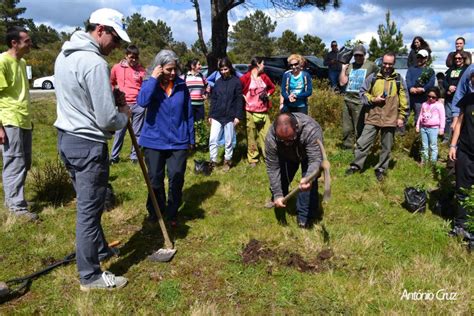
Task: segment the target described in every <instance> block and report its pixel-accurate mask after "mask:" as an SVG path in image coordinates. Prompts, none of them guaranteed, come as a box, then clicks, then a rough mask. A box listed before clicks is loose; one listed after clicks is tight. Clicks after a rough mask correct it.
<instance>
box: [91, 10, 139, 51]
mask: <svg viewBox="0 0 474 316" xmlns="http://www.w3.org/2000/svg"><path fill="white" fill-rule="evenodd" d="M89 23H91V24H100V25H105V26H110V27H112V28H113V29H114V30H115V32H117V35H118V36H119V37H120V38H121V39H122V40H124V41H126V42H129V43H130V37H128V34H127V32H125V17H124V16H123V14H122V13H120V12H118V11H117V10H114V9H109V8H103V9H99V10H96V11H94V12H92V14H91V17H90V18H89Z"/></svg>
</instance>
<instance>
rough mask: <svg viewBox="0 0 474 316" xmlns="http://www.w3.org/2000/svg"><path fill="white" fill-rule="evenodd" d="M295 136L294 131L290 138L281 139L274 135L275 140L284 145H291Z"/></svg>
mask: <svg viewBox="0 0 474 316" xmlns="http://www.w3.org/2000/svg"><path fill="white" fill-rule="evenodd" d="M296 138H297V135H296V133H295V136H294V137H293V138H290V139H281V138H279V137H276V141H277V142H278V143H280V144H283V145H285V146H292V145H293V144H294V143H295V140H296Z"/></svg>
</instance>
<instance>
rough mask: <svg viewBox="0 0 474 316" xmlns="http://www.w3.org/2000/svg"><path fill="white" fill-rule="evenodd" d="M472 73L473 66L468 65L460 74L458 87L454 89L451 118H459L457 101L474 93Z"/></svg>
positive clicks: (473, 71) (473, 70)
mask: <svg viewBox="0 0 474 316" xmlns="http://www.w3.org/2000/svg"><path fill="white" fill-rule="evenodd" d="M472 73H474V64H473V65H469V67H467V69H466V70H465V71H464V73H463V74H462V77H461V79H459V82H458V86H457V87H456V92H455V93H454V97H453V102H452V103H451V104H452V109H453V116H455V117H457V116H459V112H460V109H459V106H458V103H459V101H460V100H461V99H462V98H463V97H464V96H465V95H466V94H468V93H474V86H473V85H472V84H471V74H472Z"/></svg>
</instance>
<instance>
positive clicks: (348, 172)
mask: <svg viewBox="0 0 474 316" xmlns="http://www.w3.org/2000/svg"><path fill="white" fill-rule="evenodd" d="M357 172H360V168H359V167H357V166H354V165H351V166H350V167H349V169H347V170H346V176H350V175H352V174H354V173H357Z"/></svg>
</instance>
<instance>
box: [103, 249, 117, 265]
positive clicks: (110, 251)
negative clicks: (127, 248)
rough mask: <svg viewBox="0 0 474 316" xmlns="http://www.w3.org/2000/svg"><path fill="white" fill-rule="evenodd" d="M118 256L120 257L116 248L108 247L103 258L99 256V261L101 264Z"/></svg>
mask: <svg viewBox="0 0 474 316" xmlns="http://www.w3.org/2000/svg"><path fill="white" fill-rule="evenodd" d="M118 256H120V249H118V248H116V247H109V248H108V249H107V254H105V255H103V256H99V261H100V262H103V261H106V260H109V259H110V258H112V257H118Z"/></svg>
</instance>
